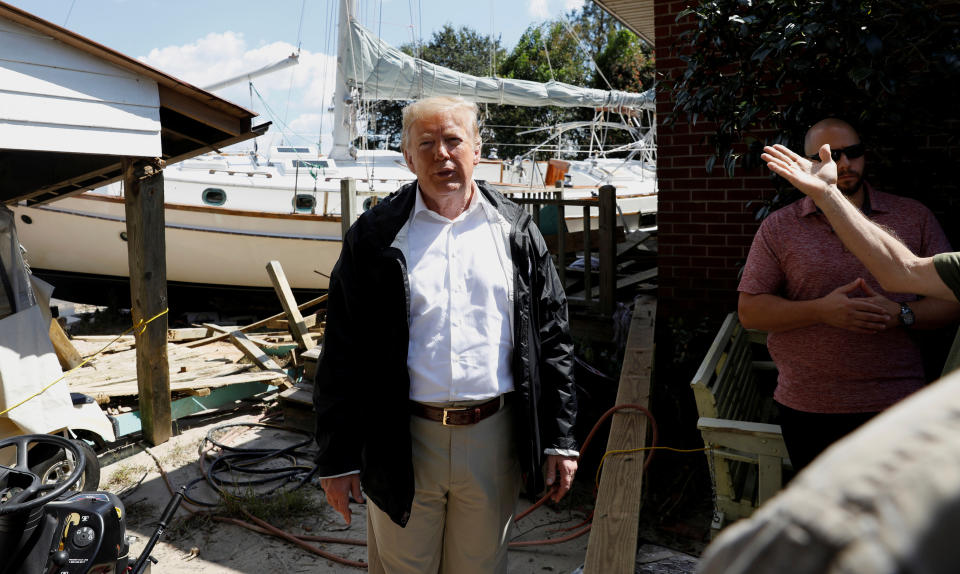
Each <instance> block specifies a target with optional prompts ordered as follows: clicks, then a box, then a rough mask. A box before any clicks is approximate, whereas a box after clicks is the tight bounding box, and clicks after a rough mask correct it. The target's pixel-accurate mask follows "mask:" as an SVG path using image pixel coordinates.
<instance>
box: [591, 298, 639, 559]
mask: <svg viewBox="0 0 960 574" xmlns="http://www.w3.org/2000/svg"><path fill="white" fill-rule="evenodd" d="M656 314H657V300H656V299H655V298H653V297H646V296H641V297H637V299H636V300H635V303H634V308H633V319H632V320H631V322H630V333H629V334H628V335H627V346H626V350H625V351H624V358H623V367H622V368H621V370H620V386H619V389H618V391H617V404H618V405H619V404H639V405H641V406H643V407H649V404H650V375H651V372H652V367H653V331H654V324H655V319H656ZM647 423H648V421H647V418H646V416H644V415H643V414H642V413H637V412H636V411H632V412H631V411H619V412H617V413H616V414H614V415H613V422H612V423H611V425H610V438H609V439H608V440H607V451H611V450H628V449H633V448H641V447H645V446H646V440H647ZM646 456H647V453H646V452H645V451H640V452H637V453H630V454H618V455H611V456H608V457H607V458H606V461H604V464H603V474H602V476H601V479H600V489H599V490H598V491H597V503H596V505H595V506H594V514H593V528H592V529H591V532H590V540H589V541H588V542H587V557H586V562H585V563H584V568H583V571H584V573H585V574H607V573H629V572H633V571H634V568H635V561H636V555H637V532H638V530H639V520H640V503H641V493H642V486H643V461H644V459H645V458H646Z"/></svg>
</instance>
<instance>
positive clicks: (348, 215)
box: [340, 177, 357, 237]
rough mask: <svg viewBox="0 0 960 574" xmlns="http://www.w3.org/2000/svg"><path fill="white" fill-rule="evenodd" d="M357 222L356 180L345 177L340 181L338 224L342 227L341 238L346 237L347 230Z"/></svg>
mask: <svg viewBox="0 0 960 574" xmlns="http://www.w3.org/2000/svg"><path fill="white" fill-rule="evenodd" d="M356 220H357V180H355V179H353V178H352V177H345V178H343V179H341V180H340V224H341V225H342V226H343V232H342V235H341V237H346V236H347V230H348V229H350V226H351V225H353V222H354V221H356Z"/></svg>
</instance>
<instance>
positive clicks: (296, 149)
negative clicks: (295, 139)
mask: <svg viewBox="0 0 960 574" xmlns="http://www.w3.org/2000/svg"><path fill="white" fill-rule="evenodd" d="M277 151H278V152H279V153H310V148H306V147H278V148H277Z"/></svg>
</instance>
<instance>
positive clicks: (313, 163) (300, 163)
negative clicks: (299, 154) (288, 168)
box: [293, 159, 330, 169]
mask: <svg viewBox="0 0 960 574" xmlns="http://www.w3.org/2000/svg"><path fill="white" fill-rule="evenodd" d="M293 167H307V168H310V167H316V168H320V169H327V168H328V167H330V164H328V163H327V162H326V160H322V159H318V160H303V159H295V160H293Z"/></svg>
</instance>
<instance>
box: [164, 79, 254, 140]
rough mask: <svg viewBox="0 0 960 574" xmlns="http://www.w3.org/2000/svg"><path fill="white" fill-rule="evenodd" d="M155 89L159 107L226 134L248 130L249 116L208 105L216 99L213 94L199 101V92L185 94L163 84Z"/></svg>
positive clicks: (230, 134) (234, 134) (237, 133)
mask: <svg viewBox="0 0 960 574" xmlns="http://www.w3.org/2000/svg"><path fill="white" fill-rule="evenodd" d="M157 89H158V91H159V94H160V107H161V108H169V109H171V110H173V111H175V112H177V113H178V114H181V115H183V116H186V117H188V118H190V119H192V120H195V121H197V122H200V123H202V124H204V125H207V126H210V127H213V128H215V129H217V130H218V131H221V132H224V133H226V134H228V136H239V135H241V134H244V133H247V132H249V131H250V118H249V117H243V116H242V115H240V114H230V113H226V112H223V111H220V110H217V109H214V108H213V107H211V106H210V104H211V103H213V102H214V101H216V99H217V98H216V97H215V96H210V95H205V97H206V98H207V101H201V100H200V99H198V98H197V97H196V96H197V95H199V94H193V95H190V96H188V95H185V94H183V93H181V92H178V91H175V90H173V89H171V88H169V87H167V86H164V85H163V84H159V85H158V86H157Z"/></svg>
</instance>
